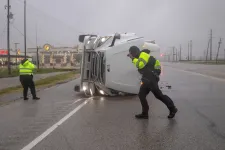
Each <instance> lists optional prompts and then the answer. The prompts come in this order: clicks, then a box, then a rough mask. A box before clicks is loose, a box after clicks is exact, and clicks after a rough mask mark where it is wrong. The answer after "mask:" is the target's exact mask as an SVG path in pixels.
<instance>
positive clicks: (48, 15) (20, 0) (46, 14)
mask: <svg viewBox="0 0 225 150" xmlns="http://www.w3.org/2000/svg"><path fill="white" fill-rule="evenodd" d="M17 1H18V2H20V3H24V2H23V0H17ZM27 6H29V7H32V10H31V11H33V10H34V9H35V10H36V11H38V12H41V13H42V14H43V15H44V16H46V17H48V18H51V19H54V20H57V21H58V22H61V23H63V24H64V25H66V26H67V27H69V28H70V29H71V30H74V31H76V32H78V34H79V33H82V32H81V31H79V30H78V29H75V28H73V27H71V26H70V25H68V24H67V23H65V22H63V21H62V20H60V19H58V18H56V17H54V16H52V15H50V14H48V13H46V12H44V11H42V10H39V9H38V8H36V7H35V6H33V5H31V4H30V3H27ZM29 7H27V8H28V9H30V8H29Z"/></svg>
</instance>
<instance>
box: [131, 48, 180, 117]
mask: <svg viewBox="0 0 225 150" xmlns="http://www.w3.org/2000/svg"><path fill="white" fill-rule="evenodd" d="M128 56H129V57H130V58H131V59H132V63H133V64H134V65H135V66H136V67H137V68H138V71H139V73H140V74H142V79H141V87H140V90H139V94H138V96H139V99H140V101H141V105H142V113H141V114H138V115H135V117H136V118H138V119H148V111H149V106H148V102H147V99H146V96H147V95H148V93H149V92H150V91H151V92H152V93H153V94H154V96H155V97H156V98H157V99H159V100H160V101H162V102H163V103H164V104H165V105H166V106H167V108H168V109H169V115H168V118H173V117H174V116H175V114H176V113H177V111H178V109H177V108H176V106H175V105H174V102H173V101H172V100H171V99H170V97H168V96H167V95H164V94H163V93H162V91H161V90H160V89H159V86H158V79H157V77H156V75H155V74H154V70H155V64H156V63H155V62H154V61H153V59H152V58H151V57H150V54H148V53H146V52H144V51H140V49H139V48H138V47H136V46H132V47H130V49H129V54H128ZM156 66H158V64H157V65H156Z"/></svg>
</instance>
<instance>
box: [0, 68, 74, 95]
mask: <svg viewBox="0 0 225 150" xmlns="http://www.w3.org/2000/svg"><path fill="white" fill-rule="evenodd" d="M77 75H78V72H75V71H70V72H68V73H63V74H59V75H55V76H51V77H47V78H44V79H40V80H37V81H35V85H36V87H37V88H40V87H49V86H54V85H56V84H59V83H63V82H66V81H69V80H72V79H75V78H76V77H77ZM21 90H22V86H21V85H19V86H15V87H9V88H5V89H2V90H0V96H2V95H5V94H10V93H13V92H18V91H21Z"/></svg>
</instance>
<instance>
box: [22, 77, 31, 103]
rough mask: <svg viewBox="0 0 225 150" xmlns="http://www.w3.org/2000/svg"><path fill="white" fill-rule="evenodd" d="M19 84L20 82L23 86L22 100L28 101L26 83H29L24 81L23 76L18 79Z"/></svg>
mask: <svg viewBox="0 0 225 150" xmlns="http://www.w3.org/2000/svg"><path fill="white" fill-rule="evenodd" d="M20 82H21V84H22V86H23V99H24V100H28V98H27V92H28V83H29V82H27V79H26V77H25V76H21V77H20Z"/></svg>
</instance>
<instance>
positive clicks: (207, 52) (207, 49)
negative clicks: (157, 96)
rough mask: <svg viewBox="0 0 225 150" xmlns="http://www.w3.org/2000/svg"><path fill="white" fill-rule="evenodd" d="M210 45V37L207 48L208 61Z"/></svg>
mask: <svg viewBox="0 0 225 150" xmlns="http://www.w3.org/2000/svg"><path fill="white" fill-rule="evenodd" d="M209 45H210V39H209V41H208V46H207V50H206V59H205V60H206V62H207V61H208V54H209Z"/></svg>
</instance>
